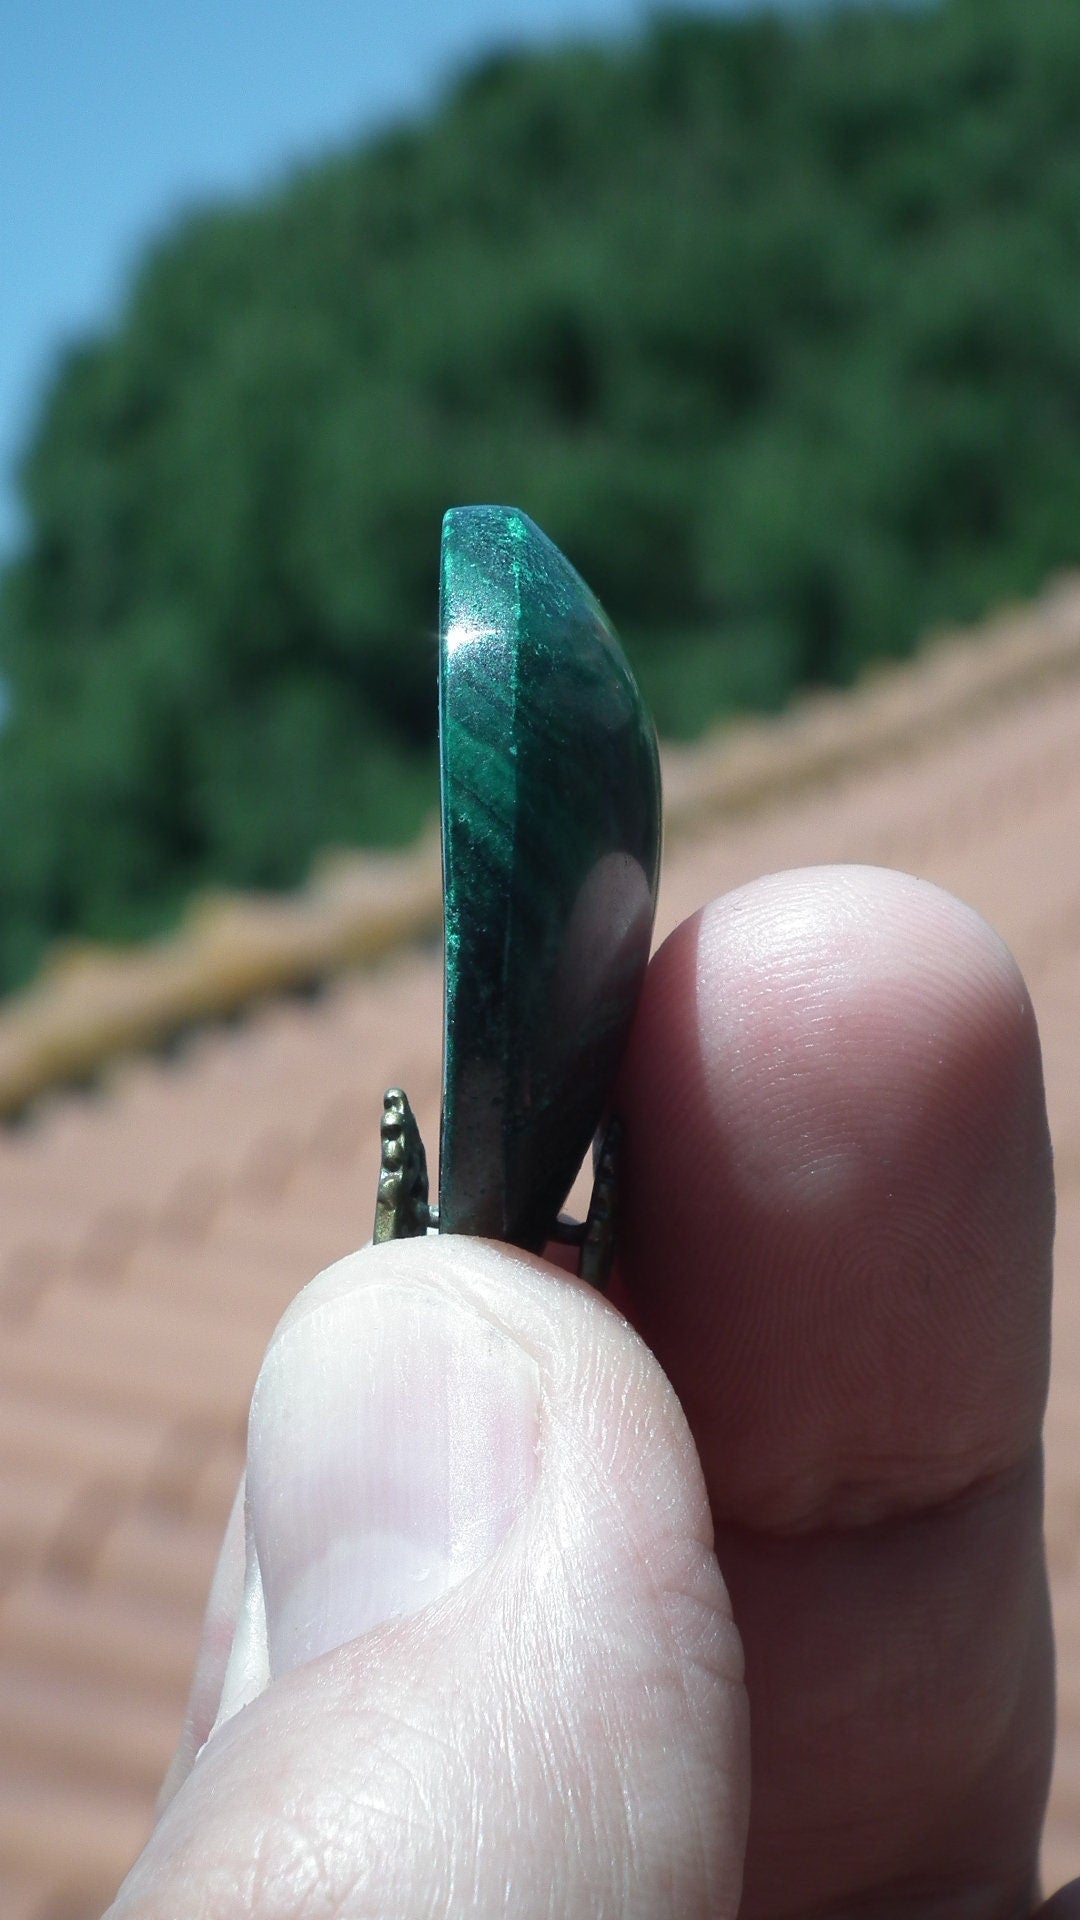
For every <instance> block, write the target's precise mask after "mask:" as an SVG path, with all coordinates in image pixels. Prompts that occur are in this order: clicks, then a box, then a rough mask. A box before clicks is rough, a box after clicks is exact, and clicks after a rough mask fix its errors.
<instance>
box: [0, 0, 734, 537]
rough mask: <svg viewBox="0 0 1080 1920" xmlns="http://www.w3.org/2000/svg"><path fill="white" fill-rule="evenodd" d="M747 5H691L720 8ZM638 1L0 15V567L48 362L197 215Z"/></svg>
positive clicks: (218, 3) (632, 22)
mask: <svg viewBox="0 0 1080 1920" xmlns="http://www.w3.org/2000/svg"><path fill="white" fill-rule="evenodd" d="M743 3H744V0H702V10H706V8H707V9H708V10H710V11H724V10H731V9H732V8H733V7H737V6H739V5H740V4H743ZM644 13H645V7H644V6H643V5H642V4H641V0H441V4H440V0H0V553H3V552H4V551H9V550H10V549H11V547H12V545H13V544H14V543H15V542H17V539H18V533H19V524H20V523H19V514H18V507H17V501H16V492H15V486H14V473H15V467H16V463H17V456H18V452H19V450H20V448H21V446H22V444H23V443H24V442H25V439H26V436H27V434H28V432H29V431H30V429H31V426H32V424H33V420H34V416H35V412H36V409H37V407H38V406H39V404H40V400H41V395H42V392H43V390H44V388H45V386H46V384H47V381H48V377H49V372H50V368H51V367H52V365H53V364H54V361H55V357H56V354H57V351H58V349H59V348H60V347H61V346H62V345H63V344H64V343H65V342H66V341H69V340H71V339H74V338H77V337H79V336H80V335H82V334H85V333H86V332H87V331H92V330H94V329H96V328H99V327H100V326H101V325H103V324H106V323H107V322H108V320H109V318H110V316H111V315H112V314H113V313H115V312H116V311H117V309H118V307H119V305H120V303H121V301H122V298H123V293H124V288H125V285H126V283H127V280H128V278H129V276H130V272H131V268H132V264H133V262H134V261H135V260H136V259H137V256H138V253H139V249H140V246H141V244H142V243H143V242H144V241H145V240H146V238H147V237H148V236H149V235H151V234H153V233H155V232H157V231H160V229H161V228H162V227H163V226H165V225H167V224H168V223H169V221H170V220H171V219H174V218H175V217H176V215H177V214H178V213H179V212H180V211H181V210H182V209H183V208H184V207H185V206H188V205H190V204H191V203H193V202H198V201H205V200H207V199H216V198H221V197H227V196H234V195H237V194H241V195H242V194H245V193H249V192H252V191H254V190H257V189H258V188H259V187H260V186H262V185H264V184H265V183H267V182H271V181H273V180H274V179H275V178H276V177H278V176H280V175H281V174H282V173H283V172H285V171H286V170H287V169H288V167H289V166H290V164H291V163H292V162H294V161H296V160H298V159H300V158H302V157H309V156H312V155H314V154H317V153H319V152H322V151H325V150H326V149H327V148H330V147H333V146H336V145H342V144H344V143H345V142H347V141H349V140H350V139H351V138H353V137H355V136H356V135H357V134H360V133H362V132H363V131H364V130H365V129H368V128H372V127H375V126H377V125H379V124H380V123H385V122H386V121H388V120H392V119H394V118H397V117H400V116H401V115H403V114H408V113H411V112H414V111H416V110H417V109H420V108H422V107H423V106H424V104H425V103H426V102H427V101H428V100H430V99H431V98H432V97H433V95H434V94H435V93H436V92H437V91H438V89H439V87H440V85H442V84H443V83H444V82H445V80H446V79H447V78H448V77H449V76H450V75H451V74H452V73H453V72H454V71H455V70H456V69H458V68H459V67H461V66H463V65H465V64H467V63H468V62H469V61H471V60H472V59H474V58H475V57H477V56H479V55H480V54H481V53H483V52H485V51H488V50H490V49H492V48H493V47H496V46H505V45H508V44H513V43H521V42H523V41H534V42H542V41H545V40H552V39H556V38H560V37H565V36H567V35H569V34H576V35H579V36H581V35H590V36H592V35H600V34H625V33H629V32H632V31H633V30H634V29H635V27H636V26H638V25H639V24H640V22H641V20H642V18H643V15H644Z"/></svg>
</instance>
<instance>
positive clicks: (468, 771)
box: [375, 507, 660, 1283]
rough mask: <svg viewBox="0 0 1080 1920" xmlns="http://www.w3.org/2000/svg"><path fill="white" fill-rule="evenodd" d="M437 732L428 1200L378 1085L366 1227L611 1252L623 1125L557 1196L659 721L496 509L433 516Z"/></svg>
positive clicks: (637, 943)
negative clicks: (587, 1187)
mask: <svg viewBox="0 0 1080 1920" xmlns="http://www.w3.org/2000/svg"><path fill="white" fill-rule="evenodd" d="M439 738H440V757H441V769H442V845H443V886H444V895H445V925H446V936H445V937H446V1028H445V1045H444V1056H443V1063H444V1064H443V1113H442V1136H441V1151H440V1181H439V1188H440V1190H439V1204H438V1208H437V1209H436V1208H434V1207H430V1206H428V1204H427V1172H426V1164H425V1159H424V1150H423V1146H422V1144H421V1141H420V1136H419V1133H418V1132H417V1129H416V1124H415V1121H414V1120H413V1117H412V1113H411V1110H410V1108H409V1104H408V1101H407V1100H406V1099H405V1096H404V1094H402V1093H401V1092H400V1090H399V1089H396V1088H395V1089H392V1090H391V1092H389V1093H388V1094H387V1096H386V1102H385V1106H384V1111H383V1123H382V1129H383V1131H382V1138H383V1158H382V1172H381V1175H380V1182H379V1200H378V1205H377V1207H376V1220H375V1238H376V1240H384V1239H394V1238H398V1237H400V1236H402V1235H408V1234H416V1233H422V1232H424V1231H426V1230H427V1228H428V1227H429V1226H431V1225H435V1224H437V1225H438V1228H439V1231H440V1232H441V1233H465V1234H480V1235H484V1236H485V1237H488V1238H491V1239H495V1240H505V1241H509V1242H511V1243H512V1244H514V1245H516V1246H521V1247H526V1248H529V1249H531V1250H533V1251H537V1252H538V1251H540V1249H541V1248H542V1247H543V1246H544V1245H545V1244H546V1242H547V1241H548V1240H551V1239H571V1240H576V1241H578V1242H580V1243H581V1244H582V1247H583V1253H582V1272H583V1273H585V1274H586V1276H587V1277H588V1278H590V1279H593V1280H595V1281H598V1282H600V1283H602V1282H603V1280H604V1279H605V1278H606V1271H607V1267H608V1265H609V1264H610V1258H611V1251H612V1242H613V1237H614V1230H615V1196H616V1188H617V1180H618V1128H617V1123H612V1124H611V1125H610V1126H609V1128H608V1131H607V1133H606V1135H605V1137H604V1140H603V1142H602V1143H600V1145H599V1147H598V1151H597V1164H596V1183H595V1188H594V1195H593V1203H592V1206H591V1208H590V1212H589V1218H588V1220H587V1221H586V1223H585V1224H584V1226H583V1227H577V1228H575V1227H573V1226H572V1225H570V1224H569V1223H567V1222H564V1221H562V1220H561V1219H560V1215H559V1209H560V1207H561V1206H562V1204H563V1202H564V1200H565V1198H566V1195H567V1192H568V1191H569V1188H570V1186H571V1185H572V1183H573V1181H574V1178H575V1176H576V1174H577V1171H578V1168H579V1167H580V1165H581V1162H582V1160H583V1158H584V1156H585V1154H586V1152H587V1151H588V1147H589V1143H590V1141H591V1140H593V1138H594V1135H595V1134H596V1130H597V1127H598V1126H599V1124H600V1122H601V1120H602V1118H603V1117H604V1115H605V1113H606V1110H607V1106H608V1099H609V1095H610V1092H611V1087H612V1083H613V1080H614V1077H615V1074H616V1072H617V1070H618V1066H619V1062H620V1060H621V1057H622V1053H623V1049H624V1047H625V1044H626V1039H627V1035H628V1033H629V1028H630V1022H631V1020H632V1018H633V1014H634V1009H635V1006H636V1004H637V1000H638V995H639V993H640V990H641V984H642V980H643V978H644V973H645V967H646V964H647V961H648V956H649V944H650V940H651V937H652V926H653V916H654V912H655V906H656V890H657V884H658V880H659V871H660V766H659V758H658V755H657V750H656V735H655V732H654V730H653V725H652V721H651V720H650V718H649V715H648V713H647V711H646V709H645V706H644V704H643V702H642V699H641V695H640V694H639V692H638V689H637V686H636V684H635V682H634V678H633V675H632V673H631V671H630V668H629V666H628V664H627V661H626V657H625V655H624V654H623V651H622V648H621V647H620V645H619V642H618V640H617V638H616V636H615V633H614V631H613V629H612V627H611V625H610V623H609V622H608V620H607V619H606V617H605V615H604V613H603V611H602V609H601V608H600V606H599V605H598V603H597V601H596V600H595V599H594V597H593V595H592V594H591V593H590V592H589V589H588V587H587V586H586V585H585V583H584V581H583V580H582V579H581V578H580V576H579V575H578V574H577V573H575V571H574V569H573V567H572V566H571V565H570V563H569V562H568V561H567V560H566V559H564V557H563V555H562V554H561V553H560V552H559V550H558V548H557V547H555V546H554V545H553V544H552V542H551V541H550V540H548V539H547V537H546V536H545V535H544V534H543V533H541V531H540V529H539V527H537V526H535V525H534V524H533V522H532V521H531V520H529V519H528V518H527V516H526V515H525V514H523V513H519V512H518V511H516V510H515V509H514V508H511V507H457V508H454V509H452V510H451V512H449V513H448V514H447V515H446V518H445V520H444V521H443V537H442V592H441V607H440V658H439Z"/></svg>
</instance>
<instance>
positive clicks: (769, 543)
mask: <svg viewBox="0 0 1080 1920" xmlns="http://www.w3.org/2000/svg"><path fill="white" fill-rule="evenodd" d="M1078 98H1080V10H1077V9H1074V8H1072V7H1068V6H1062V5H1061V0H943V4H940V5H937V6H933V7H919V8H906V9H902V10H901V9H892V8H888V7H874V6H862V7H850V6H849V7H844V8H841V9H839V10H832V11H828V12H825V13H823V14H819V15H815V16H813V17H806V16H799V17H797V18H796V17H794V16H785V15H784V14H782V13H762V14H754V15H750V16H744V17H741V18H736V19H732V18H713V19H706V18H695V17H693V16H689V15H687V16H675V15H670V14H668V15H662V16H660V17H658V18H657V19H655V20H654V21H653V22H652V24H651V25H650V26H649V27H648V28H647V30H646V31H645V32H644V33H643V34H642V35H641V36H640V37H639V38H637V39H636V40H634V41H633V42H632V43H627V44H625V45H615V46H605V47H599V46H596V47H594V46H570V47H567V48H565V49H562V50H558V51H555V52H550V53H529V54H524V53H522V54H518V53H507V54H505V55H502V56H500V57H498V58H492V59H489V60H488V61H487V62H486V63H484V64H483V65H481V66H479V67H477V68H476V69H475V70H474V71H472V72H470V73H468V74H467V75H465V76H464V77H463V78H462V79H461V80H460V81H459V82H458V84H457V85H456V86H455V87H454V88H453V89H452V90H451V91H450V92H449V93H448V95H447V96H446V97H445V98H444V99H443V100H442V101H441V102H440V104H439V105H438V106H437V108H436V109H435V110H433V111H432V113H431V114H430V115H429V116H428V117H427V118H425V119H424V120H422V121H418V122H416V123H415V124H409V125H403V126H401V127H399V128H397V129H395V130H393V131H391V132H389V133H385V134H383V135H381V136H380V137H379V138H377V139H375V140H374V141H372V142H369V143H367V144H365V145H363V146H361V147H359V148H358V149H357V150H356V151H353V152H347V153H344V154H341V155H338V156H335V157H333V158H331V159H328V160H326V161H324V162H322V163H320V164H319V165H316V166H313V167H311V168H309V169H307V170H305V171H302V172H301V173H299V174H298V175H296V176H295V177H294V178H292V179H290V180H289V181H288V182H287V183H286V184H285V185H283V186H281V187H278V188H276V189H275V190H274V191H273V192H270V193H268V194H267V195H266V196H265V197H264V198H262V199H261V200H260V201H258V202H256V203H253V204H250V205H245V206H237V207H229V208H224V209H221V210H210V211H206V212H201V213H199V214H197V215H195V216H193V217H189V218H188V219H187V220H185V221H184V222H183V223H182V224H181V225H180V226H179V227H178V228H177V229H176V230H174V231H172V232H170V233H168V234H167V235H166V236H165V237H164V238H163V239H162V240H161V242H160V243H159V244H158V245H157V246H156V247H155V248H154V249H153V250H152V251H151V253H150V254H149V256H148V257H147V259H146V260H145V262H144V264H143V266H142V268H141V270H140V272H139V273H138V275H137V277H136V280H135V283H134V285H133V288H132V291H131V294H130V298H129V300H128V302H127V304H126V307H125V311H124V312H123V314H122V317H121V318H120V320H119V322H118V324H117V325H116V326H115V328H114V329H112V330H111V331H110V332H109V333H108V334H107V335H105V336H104V337H102V338H100V339H97V340H94V341H91V342H89V343H87V344H85V345H83V346H81V347H79V348H78V350H77V351H74V352H72V353H71V354H70V355H69V356H68V357H67V359H66V360H65V362H64V364H63V365H62V366H61V367H60V369H59V370H58V373H57V376H56V379H55V381H54V384H53V387H52V390H51V393H50V395H49V397H48V400H47V403H46V405H45V407H44V410H43V413H42V416H41V418H40V420H39V422H38V425H37V428H36V431H35V433H34V436H33V439H32V442H31V445H30V446H29V448H28V451H27V454H26V458H25V464H24V471H23V485H24V492H25V498H26V502H27V508H28V519H29V537H28V540H27V543H26V547H25V550H24V551H23V552H22V553H21V554H20V555H19V556H18V557H17V558H16V560H14V561H13V562H12V563H11V564H10V565H9V566H8V568H7V569H6V573H5V575H4V578H3V580H2V583H0V674H2V676H3V678H4V679H5V681H6V683H7V687H8V690H9V695H10V703H11V704H10V719H9V723H8V725H7V727H6V730H5V731H4V733H3V735H2V736H0V809H2V818H3V821H4V829H5V830H4V834H3V836H2V839H0V984H11V983H12V982H14V981H17V980H18V979H20V978H23V977H25V976H26V974H27V973H28V971H30V970H31V969H32V968H33V966H34V965H35V964H36V962H37V960H38V958H39V957H40V954H41V951H42V948H43V946H44V944H45V943H46V942H47V941H48V940H50V939H51V938H54V937H55V936H57V935H58V934H68V933H72V932H87V933H91V934H94V935H121V936H126V935H131V934H134V933H139V932H143V931H146V930H149V929H152V928H156V927H159V926H162V925H164V924H166V923H167V922H168V920H169V918H170V916H172V915H173V914H174V913H175V912H176V910H177V908H178V906H179V904H180V903H181V902H182V901H183V899H184V898H185V897H186V896H187V894H188V893H189V892H190V890H191V889H192V888H194V887H197V886H199V885H202V884H205V883H207V882H209V881H224V882H232V883H241V884H247V885H260V886H262V885H269V886H278V885H288V884H291V883H293V882H295V881H296V880H297V879H298V878H299V877H300V876H301V875H302V874H303V872H304V871H305V869H306V866H307V864H308V862H309V860H310V857H311V854H312V852H313V851H314V850H315V849H316V848H318V847H319V846H321V845H326V844H350V843H351V844H356V843H364V842H374V841H392V840H395V839H400V838H402V837H404V836H406V835H407V834H409V833H410V832H412V831H413V830H414V829H415V827H416V825H417V824H418V822H419V820H420V818H421V817H422V815H423V813H424V812H425V811H426V810H428V808H429V807H430V806H431V805H432V804H433V802H434V797H435V788H434V778H433V771H432V767H433V762H432V758H431V742H432V738H433V733H434V726H435V645H434V627H435V618H436V596H437V558H438V540H439V523H440V519H441V515H442V512H443V509H444V508H445V507H446V506H448V505H451V504H456V503H459V502H464V501H479V500H497V501H505V502H509V503H513V504H515V505H519V506H521V507H523V508H524V509H525V510H526V511H527V512H529V513H530V514H532V516H533V517H534V518H535V519H536V520H537V521H538V522H539V523H540V525H541V526H542V527H544V529H545V530H546V531H547V532H548V533H550V534H551V536H552V538H553V539H555V540H556V541H557V542H558V544H559V545H560V546H561V547H563V548H564V550H565V551H566V553H567V554H568V555H569V557H570V558H571V559H572V560H573V561H574V563H575V564H576V565H577V566H578V567H579V569H580V570H581V572H582V573H583V574H584V575H585V577H586V579H587V580H588V581H589V583H590V585H591V586H592V587H593V588H594V589H595V591H596V592H597V593H598V594H599V596H600V598H601V599H602V600H603V601H604V603H605V605H606V606H607V607H608V610H609V612H610V613H611V615H612V617H613V619H614V620H615V622H616V624H617V626H618V627H619V628H620V631H621V632H622V634H623V637H624V639H625V641H626V643H627V647H628V650H629V652H630V654H631V657H632V659H633V661H634V663H635V666H636V668H637V670H638V672H639V675H640V678H641V681H642V684H643V687H644V689H645V691H646V694H647V697H648V698H649V699H650V701H651V702H652V705H653V709H654V712H655V714H656V718H657V722H658V725H659V727H660V729H661V731H662V732H667V733H669V734H684V733H689V732H693V731H694V730H696V729H699V728H700V727H702V726H703V725H705V724H707V723H709V722H711V721H714V720H716V719H717V718H719V717H723V716H725V715H727V714H731V713H734V712H737V711H740V710H745V709H748V708H772V707H777V706H779V705H780V704H781V703H782V702H783V701H784V700H786V699H787V697H788V696H789V695H790V693H791V692H792V690H793V689H795V688H796V687H799V686H802V685H804V684H807V683H812V682H818V683H823V682H824V683H832V684H843V683H844V682H846V681H848V680H849V679H850V678H851V677H852V676H853V675H854V674H856V673H857V672H858V670H859V669H860V667H861V666H862V665H863V663H864V662H866V661H869V660H870V659H872V658H874V657H879V656H882V655H890V654H891V655H898V654H903V653H904V652H905V651H907V650H908V649H909V648H910V647H911V646H912V645H913V644H914V643H915V642H916V641H917V639H918V638H919V637H920V636H921V635H922V634H923V633H924V632H925V631H926V630H927V629H928V628H931V627H933V626H934V625H935V624H940V623H941V622H943V621H951V620H956V619H966V618H970V617H973V616H976V615H978V614H980V613H981V612H983V611H985V610H987V609H989V608H991V607H992V606H993V605H994V604H995V603H997V602H1000V601H1001V600H1002V599H1004V598H1006V597H1015V596H1017V595H1023V594H1026V593H1029V592H1030V591H1032V590H1034V589H1036V588H1037V587H1038V586H1039V585H1040V584H1041V583H1042V581H1043V580H1044V578H1045V577H1046V575H1047V574H1048V572H1050V571H1051V570H1053V569H1054V568H1056V567H1059V566H1061V565H1063V564H1068V563H1075V562H1076V560H1077V559H1078V557H1080V119H1078V117H1077V114H1076V101H1077V99H1078Z"/></svg>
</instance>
